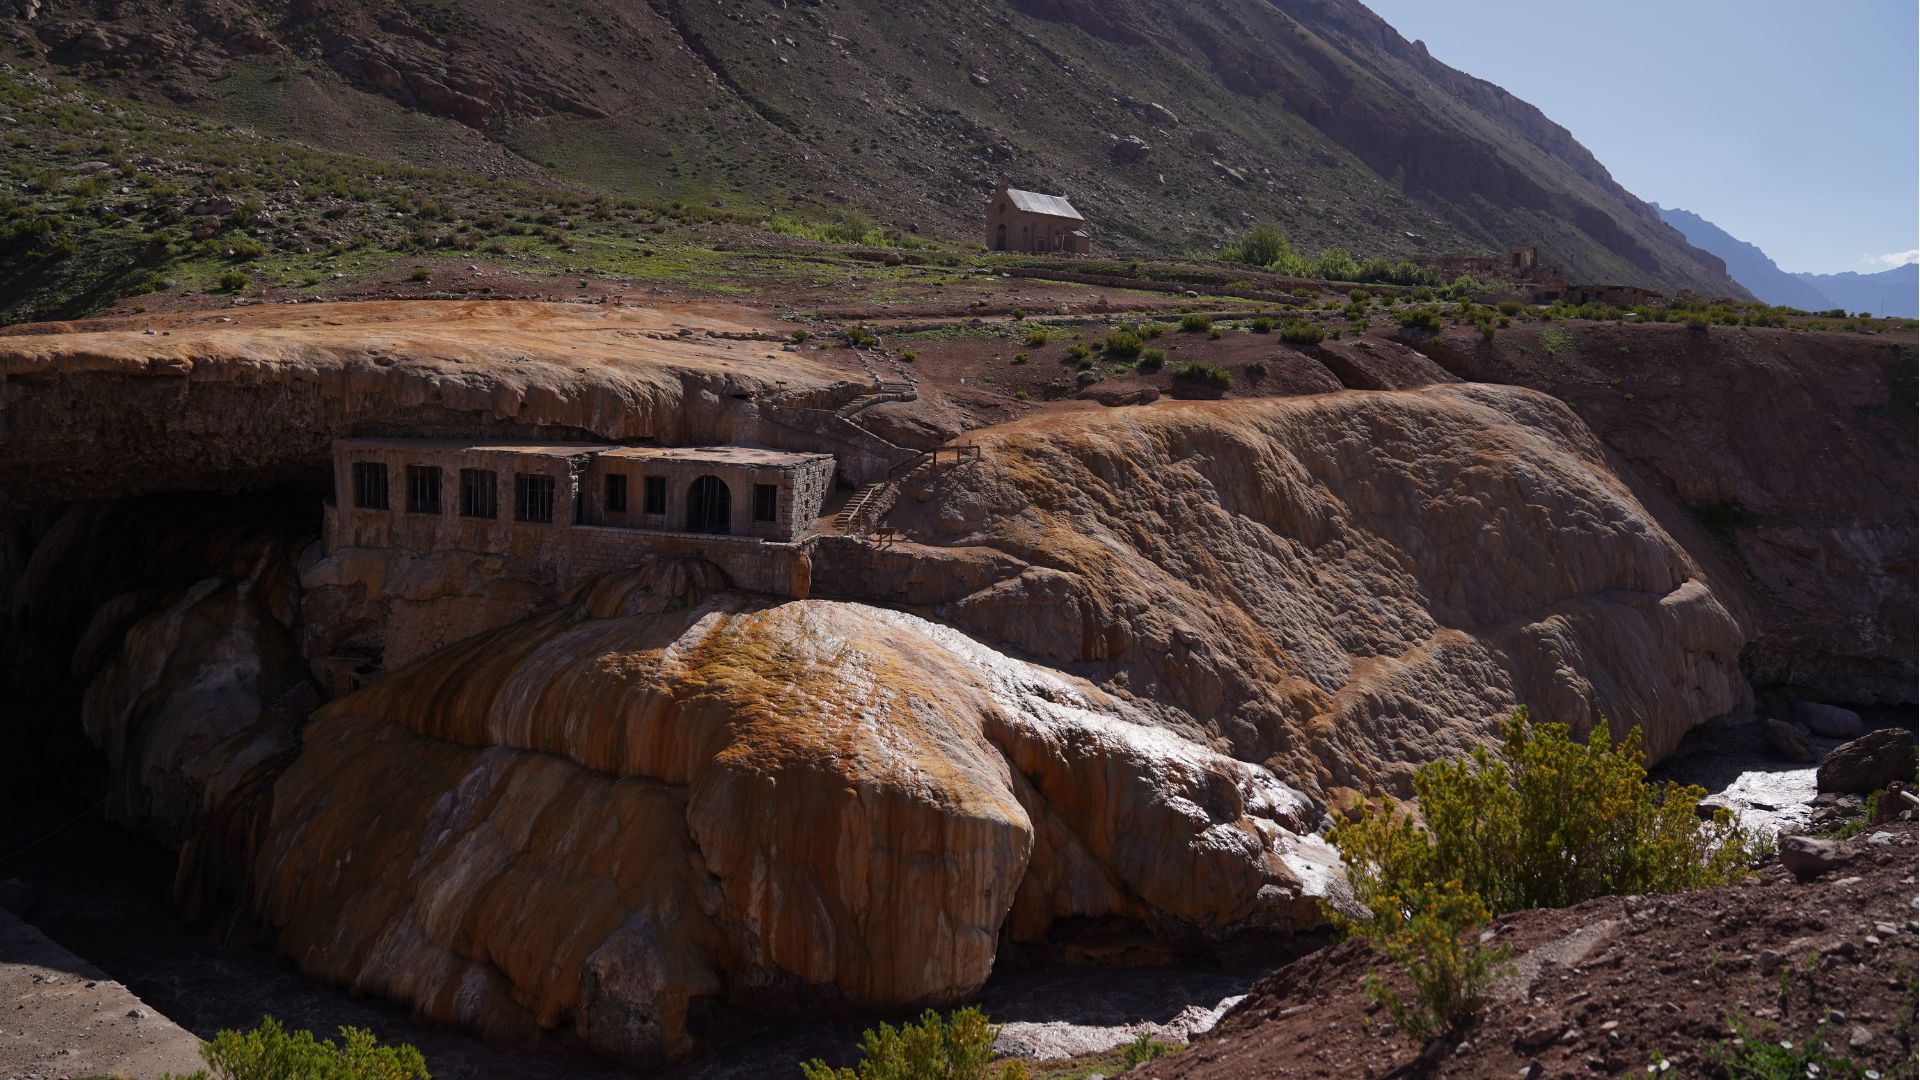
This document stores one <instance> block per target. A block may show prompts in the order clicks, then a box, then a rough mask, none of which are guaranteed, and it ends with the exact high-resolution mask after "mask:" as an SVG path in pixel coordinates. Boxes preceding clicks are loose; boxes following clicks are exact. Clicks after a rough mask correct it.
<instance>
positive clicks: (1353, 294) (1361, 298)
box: [1347, 289, 1373, 304]
mask: <svg viewBox="0 0 1920 1080" xmlns="http://www.w3.org/2000/svg"><path fill="white" fill-rule="evenodd" d="M1347 299H1348V300H1351V301H1353V302H1354V303H1356V304H1364V303H1366V302H1367V301H1369V300H1371V299H1373V294H1372V293H1370V292H1368V291H1367V290H1365V289H1348V290H1347Z"/></svg>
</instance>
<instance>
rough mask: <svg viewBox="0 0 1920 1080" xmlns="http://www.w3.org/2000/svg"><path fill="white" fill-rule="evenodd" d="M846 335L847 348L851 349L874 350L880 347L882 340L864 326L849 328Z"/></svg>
mask: <svg viewBox="0 0 1920 1080" xmlns="http://www.w3.org/2000/svg"><path fill="white" fill-rule="evenodd" d="M846 334H847V347H848V348H851V349H872V348H877V347H879V345H880V339H879V338H878V337H877V336H875V335H874V334H872V333H869V332H868V331H867V328H866V327H864V326H849V327H847V330H846Z"/></svg>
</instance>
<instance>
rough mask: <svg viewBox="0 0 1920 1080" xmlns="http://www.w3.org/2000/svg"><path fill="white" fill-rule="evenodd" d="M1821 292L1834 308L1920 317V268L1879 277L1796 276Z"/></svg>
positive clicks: (1909, 266)
mask: <svg viewBox="0 0 1920 1080" xmlns="http://www.w3.org/2000/svg"><path fill="white" fill-rule="evenodd" d="M1794 276H1795V277H1797V278H1799V279H1800V280H1801V281H1804V282H1806V283H1807V284H1808V285H1811V286H1813V287H1814V288H1816V289H1818V290H1820V293H1821V295H1823V296H1825V297H1827V298H1828V300H1829V302H1830V303H1831V304H1832V306H1834V307H1843V308H1846V309H1847V310H1848V311H1871V312H1873V313H1874V314H1875V315H1899V316H1904V317H1905V318H1909V319H1912V318H1916V317H1920V265H1916V264H1914V263H1908V264H1906V265H1905V266H1896V267H1894V268H1893V269H1891V270H1882V271H1880V272H1879V273H1877V274H1855V273H1852V272H1848V273H1845V274H1795V275H1794Z"/></svg>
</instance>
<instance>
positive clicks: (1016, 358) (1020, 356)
mask: <svg viewBox="0 0 1920 1080" xmlns="http://www.w3.org/2000/svg"><path fill="white" fill-rule="evenodd" d="M1030 359H1032V358H1031V357H1029V356H1028V355H1027V354H1026V353H1023V352H1017V353H1014V354H1013V362H1014V363H1016V364H1024V363H1026V362H1027V361H1028V360H1030Z"/></svg>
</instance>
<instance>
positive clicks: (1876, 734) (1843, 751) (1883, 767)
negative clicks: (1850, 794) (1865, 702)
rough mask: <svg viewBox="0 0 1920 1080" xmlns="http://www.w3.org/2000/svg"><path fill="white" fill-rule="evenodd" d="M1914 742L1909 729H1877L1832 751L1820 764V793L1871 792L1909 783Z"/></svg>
mask: <svg viewBox="0 0 1920 1080" xmlns="http://www.w3.org/2000/svg"><path fill="white" fill-rule="evenodd" d="M1914 752H1915V739H1914V734H1913V730H1912V729H1911V728H1881V729H1879V730H1878V731H1870V732H1868V733H1866V734H1865V735H1862V736H1860V737H1859V738H1857V739H1855V740H1853V741H1852V742H1850V743H1845V744H1843V745H1841V746H1837V747H1835V748H1834V750H1833V752H1832V753H1830V754H1828V755H1827V759H1826V760H1825V761H1823V762H1821V763H1820V772H1819V774H1818V776H1817V778H1816V786H1817V787H1818V788H1819V790H1821V791H1874V790H1877V789H1879V788H1883V787H1886V786H1887V785H1888V784H1891V783H1893V782H1894V781H1895V780H1911V779H1912V778H1913V773H1914Z"/></svg>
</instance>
